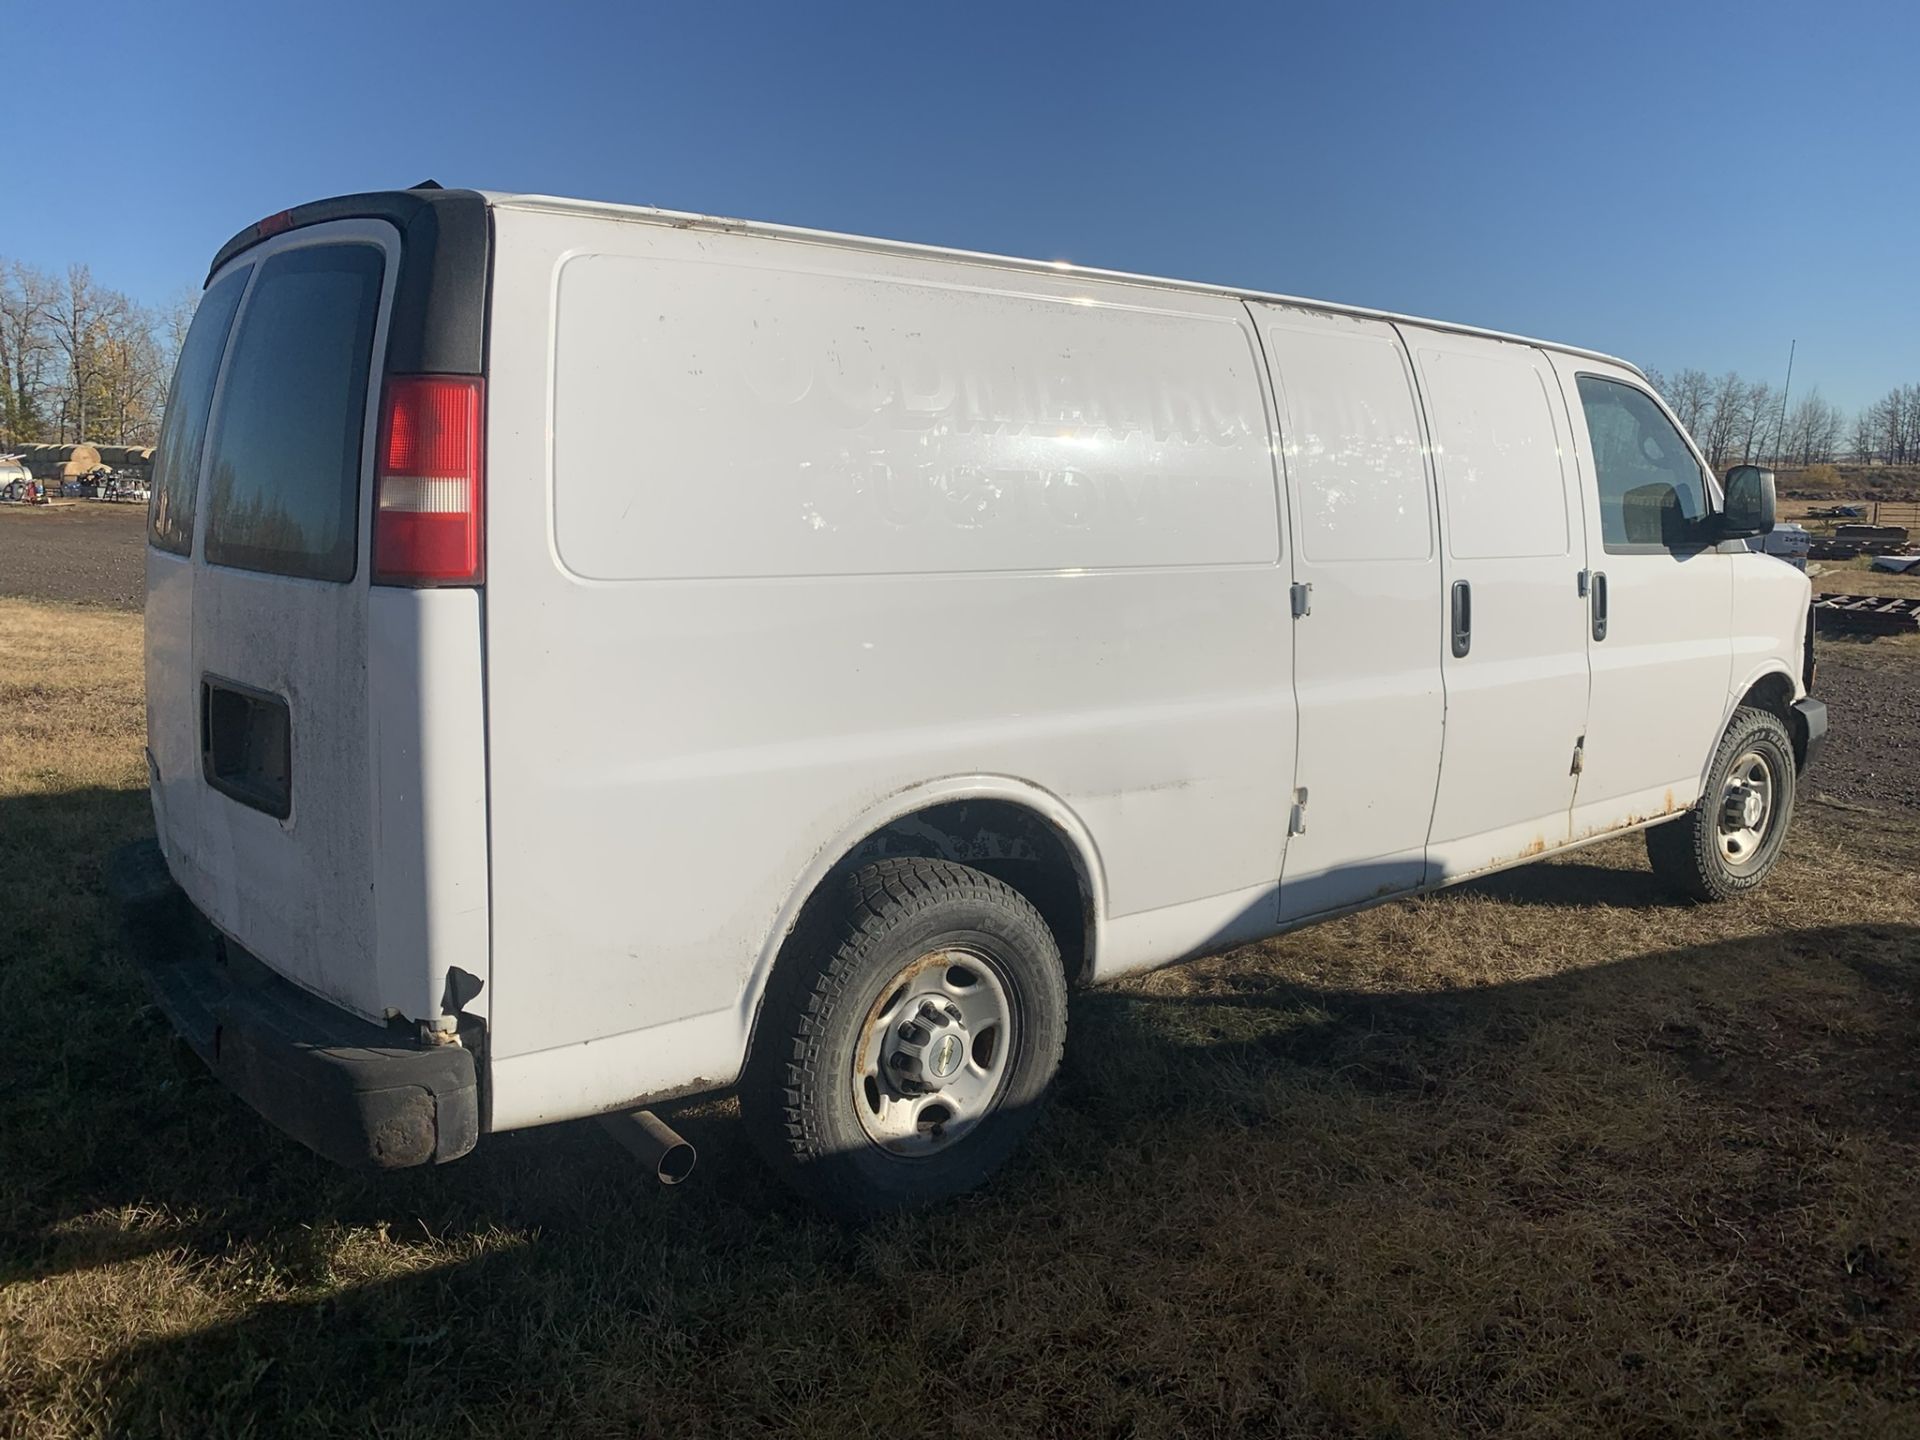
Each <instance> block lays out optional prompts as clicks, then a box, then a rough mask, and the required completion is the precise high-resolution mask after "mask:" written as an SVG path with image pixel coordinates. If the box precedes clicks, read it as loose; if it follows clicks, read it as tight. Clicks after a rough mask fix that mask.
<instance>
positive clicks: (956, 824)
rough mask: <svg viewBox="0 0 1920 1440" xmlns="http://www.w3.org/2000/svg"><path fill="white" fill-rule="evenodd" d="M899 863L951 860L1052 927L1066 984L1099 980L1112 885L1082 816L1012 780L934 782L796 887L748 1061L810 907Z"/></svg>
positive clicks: (845, 840)
mask: <svg viewBox="0 0 1920 1440" xmlns="http://www.w3.org/2000/svg"><path fill="white" fill-rule="evenodd" d="M893 857H917V858H921V859H928V860H951V861H953V862H955V863H957V864H961V865H966V866H968V867H970V868H972V869H975V870H979V871H981V872H982V873H984V874H987V875H991V876H993V877H994V878H995V879H997V880H1000V881H1001V882H1002V883H1004V884H1006V885H1008V886H1009V887H1011V888H1012V889H1013V890H1015V891H1017V892H1018V893H1019V894H1020V895H1021V896H1022V897H1024V898H1025V899H1026V900H1027V901H1028V902H1029V903H1030V904H1032V905H1033V907H1034V908H1035V909H1036V910H1038V911H1039V912H1040V915H1041V917H1042V918H1043V919H1044V920H1045V921H1046V922H1047V926H1048V928H1049V929H1050V930H1051V931H1052V932H1053V936H1054V941H1055V943H1056V944H1057V945H1058V947H1059V950H1060V958H1061V963H1062V966H1063V968H1064V969H1065V971H1066V977H1065V978H1066V980H1067V983H1068V984H1069V985H1074V984H1078V983H1082V982H1084V981H1086V980H1088V979H1089V978H1091V976H1092V974H1093V962H1094V956H1095V953H1096V951H1097V950H1098V947H1099V936H1100V929H1101V925H1102V922H1103V919H1104V917H1105V915H1106V882H1105V876H1104V874H1103V872H1102V869H1101V865H1100V856H1099V851H1098V849H1097V848H1096V847H1095V845H1094V843H1093V837H1092V835H1091V834H1090V833H1089V832H1088V830H1087V828H1086V826H1085V824H1084V823H1083V822H1082V821H1081V820H1080V818H1079V816H1078V815H1076V814H1074V812H1073V810H1072V809H1071V808H1070V807H1069V806H1068V805H1066V804H1065V802H1063V801H1061V800H1060V799H1059V798H1058V797H1057V796H1055V795H1052V794H1051V793H1049V792H1047V791H1045V790H1042V789H1040V788H1039V787H1038V786H1036V785H1032V784H1030V783H1029V782H1026V781H1021V780H1016V779H1012V778H1010V777H1001V776H968V777H964V778H956V779H952V780H945V781H935V782H931V783H929V784H925V785H917V786H914V787H911V788H910V789H907V790H903V791H901V792H899V793H897V794H895V795H893V796H891V797H889V799H888V800H887V801H886V802H884V803H883V804H881V805H878V806H875V807H873V808H872V809H870V810H869V811H867V812H866V814H864V815H863V816H862V817H861V819H860V820H859V821H858V822H856V823H855V824H853V825H851V826H849V827H847V829H846V830H845V831H843V832H842V834H841V835H840V836H839V837H837V838H836V839H835V840H834V841H833V842H832V843H831V844H829V845H827V846H826V847H824V848H823V849H822V850H821V852H820V853H819V854H818V855H817V856H816V857H815V860H814V863H813V864H812V865H811V866H809V867H808V869H807V871H806V873H805V874H804V875H802V876H801V878H800V881H799V883H798V884H796V885H795V886H794V889H793V894H792V895H791V896H790V897H789V899H788V901H787V903H786V905H785V907H784V908H783V909H782V910H781V912H780V916H779V920H778V922H777V924H776V925H775V927H774V930H773V933H772V935H771V936H770V937H769V939H768V941H767V943H766V944H765V946H763V948H762V952H761V955H760V957H759V961H758V963H757V965H756V966H755V970H754V979H753V990H752V1008H753V1023H752V1025H751V1026H750V1027H749V1035H748V1046H747V1048H748V1050H749V1052H751V1050H752V1046H753V1042H754V1038H755V1036H756V1035H757V1034H758V1032H759V1029H760V1020H761V1018H762V1017H761V1008H762V1006H763V1005H764V1004H765V1001H766V995H767V989H768V984H769V981H770V980H771V978H772V975H773V971H774V968H775V967H776V966H777V965H779V964H780V962H781V958H782V957H783V955H785V953H786V952H787V951H788V949H789V947H790V946H791V944H792V942H793V940H794V937H795V936H796V935H799V934H801V933H802V932H803V931H804V930H805V929H806V927H805V926H804V925H803V924H802V921H803V920H804V919H805V917H806V914H807V911H808V909H809V907H810V906H813V905H816V904H818V903H821V902H822V901H823V900H824V899H825V898H827V897H831V896H832V895H834V894H836V893H837V892H838V888H839V882H840V881H842V880H843V879H844V878H845V876H846V875H848V874H849V873H850V872H851V871H853V870H855V869H858V868H859V867H860V866H862V865H866V864H870V863H872V862H873V861H875V860H880V859H887V858H893Z"/></svg>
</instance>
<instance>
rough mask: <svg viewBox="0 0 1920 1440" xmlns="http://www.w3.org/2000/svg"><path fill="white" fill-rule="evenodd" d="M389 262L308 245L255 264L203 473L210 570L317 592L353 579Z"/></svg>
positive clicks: (357, 251)
mask: <svg viewBox="0 0 1920 1440" xmlns="http://www.w3.org/2000/svg"><path fill="white" fill-rule="evenodd" d="M385 266H386V256H385V254H384V253H383V252H382V251H381V250H380V249H379V247H377V246H373V245H362V244H345V245H314V246H307V247H304V248H302V249H298V250H285V251H282V252H281V253H280V254H278V255H275V256H273V257H272V258H271V259H269V260H267V261H265V262H263V263H262V265H261V267H260V275H259V278H258V279H257V280H255V282H254V286H253V293H252V294H251V295H250V296H248V298H247V307H246V309H245V310H244V311H242V312H241V315H240V325H239V329H238V330H237V331H236V332H235V334H234V339H233V358H232V359H231V360H230V361H229V362H228V366H227V383H226V389H225V390H224V391H223V392H222V396H221V401H220V416H219V420H218V423H217V426H216V429H215V433H214V437H213V444H212V451H211V456H210V459H209V466H208V470H209V473H210V474H211V475H212V476H213V488H212V495H211V499H210V501H209V505H210V507H211V508H210V509H209V511H208V515H207V559H208V560H209V561H210V562H211V563H213V564H215V565H231V566H235V567H237V568H239V569H243V570H264V571H267V572H269V573H271V574H275V575H295V576H301V577H305V578H308V579H314V580H347V579H351V578H352V576H353V571H354V559H355V552H356V548H357V546H356V541H357V538H358V537H357V531H358V516H359V509H360V504H359V501H360V457H361V446H362V440H363V437H364V433H365V425H366V409H367V383H368V373H369V370H370V369H371V366H372V363H373V331H374V326H375V324H376V323H377V321H378V319H379V312H380V279H381V274H382V272H383V270H384V268H385Z"/></svg>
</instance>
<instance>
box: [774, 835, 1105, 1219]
mask: <svg viewBox="0 0 1920 1440" xmlns="http://www.w3.org/2000/svg"><path fill="white" fill-rule="evenodd" d="M1066 1029H1067V994H1066V981H1065V975H1064V973H1063V971H1062V968H1061V963H1060V952H1059V948H1058V946H1057V945H1056V944H1055V943H1054V938H1053V934H1052V932H1051V931H1050V930H1049V929H1048V928H1047V924H1046V922H1045V921H1044V920H1043V919H1041V917H1040V914H1039V912H1038V911H1037V910H1035V909H1034V908H1033V906H1032V905H1031V904H1029V903H1028V902H1027V900H1026V899H1025V898H1024V897H1023V896H1021V895H1020V894H1019V892H1018V891H1016V890H1014V889H1013V888H1012V887H1010V886H1008V885H1006V884H1003V883H1002V882H1001V881H999V880H996V879H994V878H993V877H992V876H989V875H984V874H982V873H981V872H980V871H978V870H972V869H969V868H968V867H966V866H964V865H955V864H951V863H949V862H947V861H943V860H920V859H898V860H882V861H879V862H878V863H876V864H872V865H866V866H863V867H861V868H860V869H858V870H855V871H853V872H852V873H851V874H850V875H848V876H847V877H846V879H845V880H844V882H842V883H841V885H840V887H839V888H838V890H837V892H836V893H835V894H833V895H831V896H827V897H823V899H822V900H821V901H820V902H819V903H818V904H817V905H816V906H814V907H813V908H812V913H811V914H810V915H809V917H808V919H807V920H806V921H804V922H803V924H802V926H801V928H800V929H799V930H798V931H796V932H795V935H794V939H793V942H792V943H791V944H790V945H789V947H788V953H787V954H784V955H783V956H782V957H781V964H780V966H779V967H778V968H777V969H776V971H775V973H774V977H773V982H772V984H771V985H770V986H769V987H768V993H767V997H766V1000H765V1003H764V1006H763V1008H762V1012H761V1021H760V1028H759V1032H758V1033H757V1034H756V1036H755V1038H754V1049H753V1055H752V1056H751V1057H750V1058H749V1060H748V1064H747V1073H746V1075H745V1076H744V1077H743V1080H742V1083H741V1088H740V1104H741V1110H742V1113H743V1115H744V1118H745V1121H746V1124H747V1127H748V1133H749V1135H750V1136H751V1137H752V1139H753V1142H754V1144H755V1146H756V1148H758V1149H759V1150H760V1152H761V1153H762V1154H763V1155H764V1156H765V1157H766V1159H767V1161H768V1163H769V1164H770V1165H771V1166H772V1167H773V1169H774V1170H775V1171H776V1172H777V1173H778V1174H779V1175H780V1176H781V1178H782V1179H784V1180H786V1181H787V1182H788V1183H789V1184H791V1185H792V1186H794V1188H796V1189H797V1190H799V1191H800V1192H801V1193H802V1194H804V1195H805V1196H807V1197H808V1198H809V1199H811V1200H812V1201H814V1203H815V1204H817V1205H819V1206H820V1207H821V1208H822V1209H824V1210H826V1211H827V1212H828V1213H830V1214H833V1215H836V1216H841V1217H844V1218H850V1219H858V1218H865V1217H868V1216H872V1215H877V1214H883V1213H885V1212H887V1211H891V1210H898V1209H902V1208H906V1207H909V1206H914V1205H922V1204H927V1203H930V1202H933V1201H937V1200H942V1199H945V1198H947V1197H949V1196H953V1195H958V1194H961V1193H963V1192H965V1191H967V1190H971V1189H973V1188H974V1187H975V1186H977V1185H979V1184H980V1183H981V1182H983V1181H984V1180H985V1179H986V1178H987V1177H988V1176H989V1175H991V1174H992V1173H993V1172H994V1171H995V1170H997V1169H998V1168H999V1167H1000V1165H1001V1164H1002V1163H1003V1162H1004V1161H1005V1160H1006V1159H1007V1157H1008V1156H1009V1155H1010V1154H1011V1153H1012V1152H1013V1150H1014V1147H1015V1146H1017V1145H1018V1144H1019V1143H1020V1140H1021V1139H1022V1137H1023V1136H1024V1135H1025V1134H1026V1132H1027V1130H1028V1129H1029V1128H1030V1127H1031V1126H1032V1124H1033V1121H1034V1119H1035V1117H1036V1115H1037V1113H1038V1107H1039V1105H1040V1102H1041V1101H1042V1099H1043V1098H1044V1097H1045V1094H1046V1091H1047V1088H1048V1086H1049V1085H1050V1084H1051V1082H1052V1080H1053V1076H1054V1072H1055V1071H1056V1070H1057V1069H1058V1068H1059V1064H1060V1053H1061V1049H1062V1047H1063V1045H1064V1043H1065V1040H1066Z"/></svg>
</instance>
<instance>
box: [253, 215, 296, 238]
mask: <svg viewBox="0 0 1920 1440" xmlns="http://www.w3.org/2000/svg"><path fill="white" fill-rule="evenodd" d="M253 228H254V229H255V230H258V231H259V232H260V238H261V239H262V240H265V239H266V238H267V237H269V236H271V235H284V234H286V233H287V231H289V230H291V229H292V228H293V211H291V210H276V211H274V212H273V214H271V215H269V216H267V218H266V219H264V220H262V221H261V222H260V223H259V224H258V225H256V226H254V227H253Z"/></svg>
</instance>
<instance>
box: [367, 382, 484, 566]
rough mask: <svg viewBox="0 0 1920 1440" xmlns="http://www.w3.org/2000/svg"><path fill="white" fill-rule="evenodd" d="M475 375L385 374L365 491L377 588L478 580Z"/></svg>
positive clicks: (478, 397) (478, 387)
mask: <svg viewBox="0 0 1920 1440" xmlns="http://www.w3.org/2000/svg"><path fill="white" fill-rule="evenodd" d="M484 383H485V382H483V381H482V380H481V379H480V378H479V377H478V376H476V375H392V376H389V377H388V378H387V391H386V395H385V397H384V399H383V401H382V404H381V407H380V449H379V453H378V456H377V460H378V464H379V472H378V474H377V476H376V477H375V480H374V489H373V579H374V583H375V584H377V585H477V584H478V583H479V582H480V568H481V567H480V500H481V496H480V480H481V470H482V468H483V467H482V465H481V460H482V454H481V444H482V442H481V435H480V425H481V410H482V405H481V401H482V398H483V396H484V393H485V392H484V389H483V386H484Z"/></svg>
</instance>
